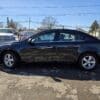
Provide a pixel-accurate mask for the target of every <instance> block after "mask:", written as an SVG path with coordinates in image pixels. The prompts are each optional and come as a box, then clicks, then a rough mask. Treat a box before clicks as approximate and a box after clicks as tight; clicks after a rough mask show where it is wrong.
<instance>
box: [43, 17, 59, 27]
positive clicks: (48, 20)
mask: <svg viewBox="0 0 100 100" xmlns="http://www.w3.org/2000/svg"><path fill="white" fill-rule="evenodd" d="M56 24H57V21H56V19H55V18H53V17H45V18H44V19H43V20H42V23H41V28H42V29H52V28H54V27H55V26H56Z"/></svg>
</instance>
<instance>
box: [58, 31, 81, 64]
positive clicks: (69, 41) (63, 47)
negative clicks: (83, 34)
mask: <svg viewBox="0 0 100 100" xmlns="http://www.w3.org/2000/svg"><path fill="white" fill-rule="evenodd" d="M77 39H78V35H77V34H74V32H73V31H59V37H58V40H57V42H56V48H57V55H58V57H59V58H60V61H61V60H62V61H68V62H74V61H76V60H77V56H78V49H79V41H77Z"/></svg>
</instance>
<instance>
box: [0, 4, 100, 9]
mask: <svg viewBox="0 0 100 100" xmlns="http://www.w3.org/2000/svg"><path fill="white" fill-rule="evenodd" d="M87 7H100V5H98V4H97V5H78V6H77V5H76V6H74V5H73V6H41V7H40V6H0V9H12V8H13V9H22V8H26V9H27V8H31V9H35V8H39V9H40V8H43V9H45V8H46V9H56V8H87Z"/></svg>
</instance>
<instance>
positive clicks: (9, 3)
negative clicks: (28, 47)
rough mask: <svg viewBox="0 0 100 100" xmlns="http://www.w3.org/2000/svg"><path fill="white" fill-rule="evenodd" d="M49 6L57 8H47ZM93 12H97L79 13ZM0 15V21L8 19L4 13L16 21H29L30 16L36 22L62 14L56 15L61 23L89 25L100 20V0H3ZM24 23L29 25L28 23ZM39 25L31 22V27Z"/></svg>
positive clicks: (0, 3) (0, 5)
mask: <svg viewBox="0 0 100 100" xmlns="http://www.w3.org/2000/svg"><path fill="white" fill-rule="evenodd" d="M48 6H50V7H57V8H45V7H48ZM78 6H80V7H78ZM81 6H86V7H81ZM10 7H12V8H10ZM18 7H20V8H18ZM24 7H27V8H24ZM32 7H39V8H32ZM63 7H65V8H63ZM91 12H92V13H97V14H79V13H91ZM64 14H66V16H64ZM74 14H75V15H74ZM0 15H1V16H0V22H1V21H4V22H5V21H6V16H2V15H9V17H10V18H13V19H14V20H15V21H27V20H28V19H29V17H30V18H31V20H32V21H34V22H41V21H42V19H43V18H44V17H45V16H49V15H62V16H54V18H56V19H57V21H58V23H59V24H63V25H69V26H89V25H91V23H92V22H93V21H94V20H95V19H96V20H98V21H100V0H1V1H0ZM11 15H27V16H11ZM30 15H31V16H30ZM32 15H35V16H32ZM39 15H43V16H39ZM44 15H45V16H44ZM22 24H23V25H24V26H28V23H22ZM37 26H39V24H38V23H31V27H37Z"/></svg>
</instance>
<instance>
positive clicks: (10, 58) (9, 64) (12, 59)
mask: <svg viewBox="0 0 100 100" xmlns="http://www.w3.org/2000/svg"><path fill="white" fill-rule="evenodd" d="M2 61H3V65H4V67H6V68H15V67H16V66H17V64H18V57H17V56H16V54H14V53H13V52H10V51H7V52H5V53H4V54H3V56H2Z"/></svg>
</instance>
